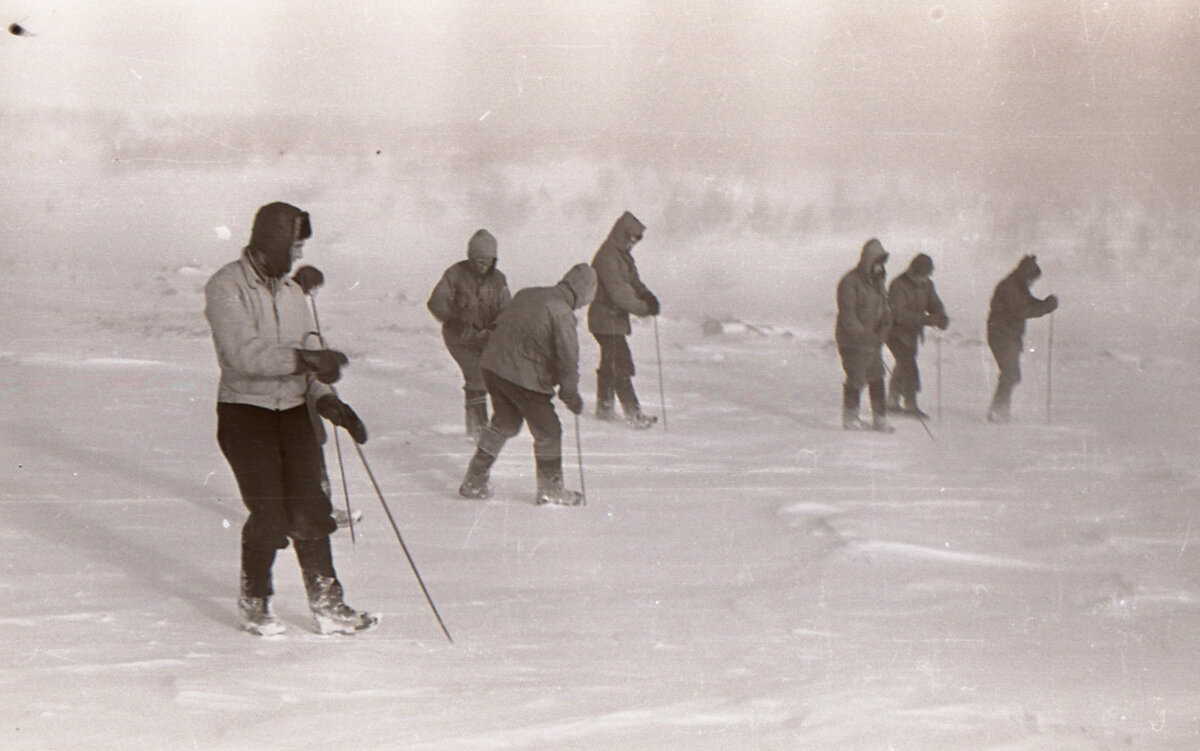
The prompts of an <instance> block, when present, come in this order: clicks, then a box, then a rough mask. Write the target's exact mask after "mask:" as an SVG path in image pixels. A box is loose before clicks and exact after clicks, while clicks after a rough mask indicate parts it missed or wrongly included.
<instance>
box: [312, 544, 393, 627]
mask: <svg viewBox="0 0 1200 751" xmlns="http://www.w3.org/2000/svg"><path fill="white" fill-rule="evenodd" d="M293 543H294V545H295V548H296V560H297V561H298V562H299V563H300V574H301V575H302V576H303V577H304V591H305V592H306V593H307V594H308V608H309V610H310V611H312V616H313V625H314V627H315V629H316V632H317V633H318V634H354V633H357V632H359V631H366V630H367V629H369V628H372V627H373V626H375V624H377V623H379V616H377V615H374V614H373V613H365V612H362V611H358V610H355V609H354V608H352V607H350V606H349V605H347V604H346V603H345V601H344V600H343V592H342V584H341V582H339V581H338V579H337V573H336V572H334V570H333V552H332V550H330V547H329V538H328V537H322V538H321V539H319V540H294V541H293Z"/></svg>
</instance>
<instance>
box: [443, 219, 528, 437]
mask: <svg viewBox="0 0 1200 751" xmlns="http://www.w3.org/2000/svg"><path fill="white" fill-rule="evenodd" d="M496 249H497V244H496V238H495V237H493V236H492V234H491V233H490V232H488V231H487V230H485V229H481V230H479V231H478V232H476V233H475V234H474V235H472V236H471V239H470V240H469V241H468V242H467V258H466V260H465V261H459V262H458V263H455V264H454V265H453V266H451V267H450V268H448V269H446V271H445V273H443V274H442V278H441V279H440V280H439V281H438V283H437V285H436V286H434V288H433V292H432V293H431V294H430V295H429V302H427V303H426V307H428V308H429V312H430V313H432V314H433V317H434V318H436V319H437V320H438V321H440V322H441V324H442V341H443V342H445V343H446V349H447V350H449V351H450V356H451V357H453V358H454V361H455V362H456V363H458V367H459V369H460V370H461V371H462V375H463V393H464V397H463V399H464V403H465V407H466V429H467V434H468V435H470V436H471V437H472V438H478V437H479V431H480V430H482V429H483V426H484V425H487V422H488V409H487V385H486V384H485V383H484V382H483V373H482V372H481V371H480V369H479V357H480V355H481V354H483V348H484V346H485V345H486V344H487V340H488V336H489V335H490V334H491V332H492V329H494V328H495V327H496V317H497V316H499V315H500V311H502V310H504V307H505V306H506V305H508V303H509V300H511V299H512V296H511V295H510V294H509V291H508V280H507V279H505V277H504V274H503V273H501V271H500V269H498V268H496V258H497V253H496Z"/></svg>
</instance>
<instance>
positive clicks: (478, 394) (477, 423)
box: [465, 389, 488, 440]
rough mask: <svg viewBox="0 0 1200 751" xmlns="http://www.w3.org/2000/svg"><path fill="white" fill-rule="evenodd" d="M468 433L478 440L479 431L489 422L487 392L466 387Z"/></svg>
mask: <svg viewBox="0 0 1200 751" xmlns="http://www.w3.org/2000/svg"><path fill="white" fill-rule="evenodd" d="M465 400H466V424H467V435H469V436H471V437H472V438H474V439H476V440H478V439H479V431H481V430H483V428H484V426H485V425H487V424H488V409H487V392H486V391H474V390H472V389H466V396H465Z"/></svg>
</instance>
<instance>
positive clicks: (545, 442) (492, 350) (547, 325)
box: [458, 263, 596, 506]
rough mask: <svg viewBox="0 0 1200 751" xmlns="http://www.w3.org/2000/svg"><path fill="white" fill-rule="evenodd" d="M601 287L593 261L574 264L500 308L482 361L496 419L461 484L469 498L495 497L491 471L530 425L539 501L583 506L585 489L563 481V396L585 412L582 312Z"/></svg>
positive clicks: (481, 435) (484, 434)
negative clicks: (558, 406)
mask: <svg viewBox="0 0 1200 751" xmlns="http://www.w3.org/2000/svg"><path fill="white" fill-rule="evenodd" d="M595 290H596V274H595V272H594V271H593V270H592V267H591V266H589V265H587V264H586V263H579V264H576V265H575V266H572V267H571V269H570V270H569V271H567V273H566V275H565V276H564V277H563V278H562V280H561V281H560V282H559V283H558V284H556V285H554V286H553V287H528V288H526V289H523V290H520V291H519V292H517V294H516V295H515V296H513V299H512V303H511V304H510V305H509V306H508V307H507V308H506V309H505V310H504V312H503V313H501V314H500V317H499V319H497V321H496V330H495V331H494V332H493V333H492V336H491V337H490V338H489V339H488V343H487V346H486V347H484V350H483V355H482V356H481V357H480V359H479V365H480V367H481V368H482V369H483V380H484V383H486V384H487V388H488V393H489V394H490V395H491V397H492V409H493V413H492V419H491V422H489V423H488V424H487V426H485V427H484V428H483V430H482V431H480V433H479V441H478V443H477V444H476V449H475V455H474V456H473V457H472V458H471V462H470V464H469V465H468V466H467V472H466V475H465V476H464V477H463V481H462V484H461V485H460V486H459V488H458V493H459V495H461V496H462V497H464V498H490V497H491V494H492V489H491V486H490V485H489V484H488V475H489V473H490V471H491V467H492V464H494V463H495V461H496V457H497V456H499V455H500V451H501V449H503V448H504V444H505V443H506V442H507V441H508V439H509V438H512V437H513V436H515V435H516V434H517V433H518V432H520V430H521V424H522V423H528V424H529V432H530V433H532V434H533V456H534V462H535V464H536V467H537V495H536V496H535V502H536V503H537V504H538V505H544V504H556V505H561V506H579V505H582V504H583V503H584V502H585V500H584V498H583V494H582V493H580V492H578V491H575V490H568V489H567V488H566V487H564V486H563V470H562V423H560V422H559V419H558V414H557V413H556V412H555V411H554V403H553V401H552V399H553V397H554V390H555V387H557V388H558V398H559V399H561V400H562V402H563V404H565V405H566V406H567V409H568V410H570V411H571V412H572V413H573V414H576V415H578V414H579V413H580V412H582V411H583V397H582V396H580V395H579V338H578V335H577V334H576V331H575V329H576V326H577V325H578V324H577V321H576V318H575V311H576V310H579V309H580V308H582V307H583V306H585V305H587V304H588V302H589V301H590V300H591V299H592V295H593V294H594V293H595Z"/></svg>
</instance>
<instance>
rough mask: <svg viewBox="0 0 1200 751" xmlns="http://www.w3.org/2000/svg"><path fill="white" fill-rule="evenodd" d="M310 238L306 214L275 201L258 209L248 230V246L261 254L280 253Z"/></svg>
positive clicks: (291, 206) (309, 227)
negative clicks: (251, 226)
mask: <svg viewBox="0 0 1200 751" xmlns="http://www.w3.org/2000/svg"><path fill="white" fill-rule="evenodd" d="M310 237H312V224H311V223H310V222H309V219H308V212H307V211H301V210H300V209H298V208H296V207H295V206H293V205H291V204H290V203H283V202H282V201H276V202H275V203H268V204H267V205H266V206H262V207H260V208H259V210H258V212H257V213H256V214H255V215H254V227H253V228H252V229H251V230H250V246H251V247H253V248H256V249H257V250H259V251H261V252H272V251H274V252H280V251H281V250H282V249H284V248H291V246H292V243H293V242H295V241H297V240H307V239H308V238H310Z"/></svg>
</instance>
